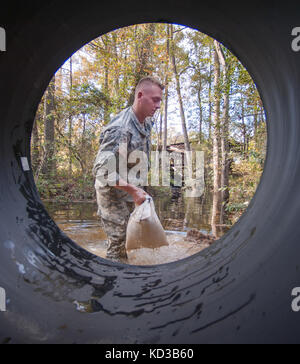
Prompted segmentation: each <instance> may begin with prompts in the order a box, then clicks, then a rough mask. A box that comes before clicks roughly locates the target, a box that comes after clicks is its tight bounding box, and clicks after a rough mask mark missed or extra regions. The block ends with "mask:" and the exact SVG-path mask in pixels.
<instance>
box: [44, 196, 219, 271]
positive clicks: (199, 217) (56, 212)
mask: <svg viewBox="0 0 300 364" xmlns="http://www.w3.org/2000/svg"><path fill="white" fill-rule="evenodd" d="M154 202H155V206H156V211H157V214H158V216H159V218H160V221H161V222H162V225H163V227H164V229H165V231H166V233H167V238H168V242H169V246H167V247H161V248H159V249H154V250H153V249H139V250H136V251H132V252H129V253H128V264H131V265H156V264H164V263H169V262H173V261H177V260H180V259H183V258H186V257H188V256H191V255H193V254H196V253H197V252H199V251H201V250H203V249H205V248H207V247H208V245H207V244H203V243H196V242H193V241H187V240H186V235H187V232H188V231H189V230H190V229H193V228H194V229H198V230H200V231H202V232H204V233H206V234H210V233H211V225H210V224H209V221H210V216H211V201H210V199H209V198H202V199H184V198H182V197H179V198H172V197H171V196H170V197H165V198H154ZM45 206H46V208H47V210H48V212H49V213H50V215H51V217H52V218H53V219H54V220H55V221H56V223H57V224H58V226H59V227H60V228H61V230H62V231H64V232H65V233H66V234H67V235H68V236H69V237H70V238H71V239H72V240H73V241H74V242H76V243H77V244H78V245H80V246H81V247H83V248H84V249H86V250H88V251H90V252H91V253H93V254H95V255H98V256H100V257H103V258H105V256H106V249H107V241H106V235H105V233H104V232H103V231H102V229H101V227H100V224H99V218H98V217H97V214H96V211H97V205H96V204H93V203H72V204H58V203H45ZM220 235H222V233H221V234H220Z"/></svg>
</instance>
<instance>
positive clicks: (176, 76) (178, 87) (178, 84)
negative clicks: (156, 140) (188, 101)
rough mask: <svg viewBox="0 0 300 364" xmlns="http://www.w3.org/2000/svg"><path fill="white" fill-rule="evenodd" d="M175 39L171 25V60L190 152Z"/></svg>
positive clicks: (184, 134)
mask: <svg viewBox="0 0 300 364" xmlns="http://www.w3.org/2000/svg"><path fill="white" fill-rule="evenodd" d="M173 38H174V26H173V25H171V43H172V47H171V60H172V65H173V72H174V76H175V80H176V91H177V96H178V101H179V109H180V118H181V125H182V133H183V138H184V145H185V150H186V151H190V150H191V146H190V141H189V137H188V132H187V127H186V120H185V114H184V107H183V101H182V96H181V86H180V79H179V74H178V71H177V65H176V55H175V47H174V41H173Z"/></svg>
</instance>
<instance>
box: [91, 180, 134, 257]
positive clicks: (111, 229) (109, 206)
mask: <svg viewBox="0 0 300 364" xmlns="http://www.w3.org/2000/svg"><path fill="white" fill-rule="evenodd" d="M96 192H97V203H98V215H99V216H100V217H101V222H102V228H103V230H104V232H105V234H106V235H107V241H108V248H107V253H106V258H107V259H110V260H113V261H126V259H127V253H126V247H125V245H126V231H127V225H128V221H129V217H130V213H131V212H132V211H133V209H134V203H133V202H129V201H127V200H126V195H127V194H125V193H124V192H122V191H119V190H116V189H115V188H110V187H105V188H101V189H96Z"/></svg>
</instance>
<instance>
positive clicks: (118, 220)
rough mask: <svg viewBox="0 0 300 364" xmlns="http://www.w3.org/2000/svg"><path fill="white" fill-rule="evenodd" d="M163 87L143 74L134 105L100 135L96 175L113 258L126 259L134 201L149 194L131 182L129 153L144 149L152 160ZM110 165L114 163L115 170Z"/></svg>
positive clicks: (139, 201) (140, 202) (99, 210)
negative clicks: (152, 136)
mask: <svg viewBox="0 0 300 364" xmlns="http://www.w3.org/2000/svg"><path fill="white" fill-rule="evenodd" d="M163 90H164V86H163V85H162V84H161V83H160V82H159V81H157V80H156V79H154V78H152V77H146V78H143V79H142V80H141V81H140V82H139V83H138V85H137V87H136V90H135V100H134V104H133V106H132V107H129V108H127V109H125V110H123V111H122V112H121V113H119V114H118V115H117V116H116V117H114V118H113V119H112V120H111V121H110V123H109V124H108V125H107V126H106V127H105V128H104V130H103V131H102V133H101V136H100V148H99V152H98V155H97V158H96V161H95V164H94V168H93V175H94V177H95V178H96V182H95V189H96V193H97V203H98V215H99V216H100V217H101V221H102V226H103V229H104V232H105V233H106V235H107V237H108V249H107V255H106V257H107V258H108V259H110V260H113V261H121V262H126V260H127V253H126V248H125V244H126V230H127V225H128V220H129V217H130V212H132V210H133V207H134V205H133V203H135V204H136V205H141V204H142V203H143V202H144V201H145V199H146V197H147V196H148V195H147V193H146V192H145V191H144V190H143V189H142V188H139V187H137V186H135V185H133V184H130V183H128V179H127V176H128V172H129V170H130V169H131V168H132V167H133V166H134V165H132V164H129V163H128V156H129V155H130V153H131V152H133V151H141V152H144V153H145V154H146V156H147V158H148V161H149V160H150V159H149V157H150V148H151V144H150V137H151V130H152V126H153V121H152V117H153V116H154V114H155V112H156V111H157V110H158V109H159V108H160V104H161V101H162V93H163ZM122 165H123V166H124V165H125V169H124V168H121V166H122ZM111 166H115V170H114V171H112V170H111V169H110V167H111ZM119 166H120V168H121V169H122V170H121V169H120V168H118V167H119ZM124 172H125V173H124Z"/></svg>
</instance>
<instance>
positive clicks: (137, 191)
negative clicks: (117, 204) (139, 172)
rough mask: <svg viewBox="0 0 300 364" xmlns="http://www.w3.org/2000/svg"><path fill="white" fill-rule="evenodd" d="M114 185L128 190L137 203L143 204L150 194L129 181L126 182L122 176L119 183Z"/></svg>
mask: <svg viewBox="0 0 300 364" xmlns="http://www.w3.org/2000/svg"><path fill="white" fill-rule="evenodd" d="M120 184H121V186H120ZM114 187H115V188H117V189H119V190H122V191H126V192H127V193H128V194H130V195H131V196H132V197H133V200H134V202H135V204H136V205H141V204H142V203H143V202H144V201H145V200H146V198H147V196H148V194H147V193H146V192H145V191H144V190H142V189H141V188H138V187H136V186H134V185H131V184H129V183H126V182H125V181H124V180H122V179H121V178H120V179H119V184H118V185H117V186H114Z"/></svg>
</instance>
